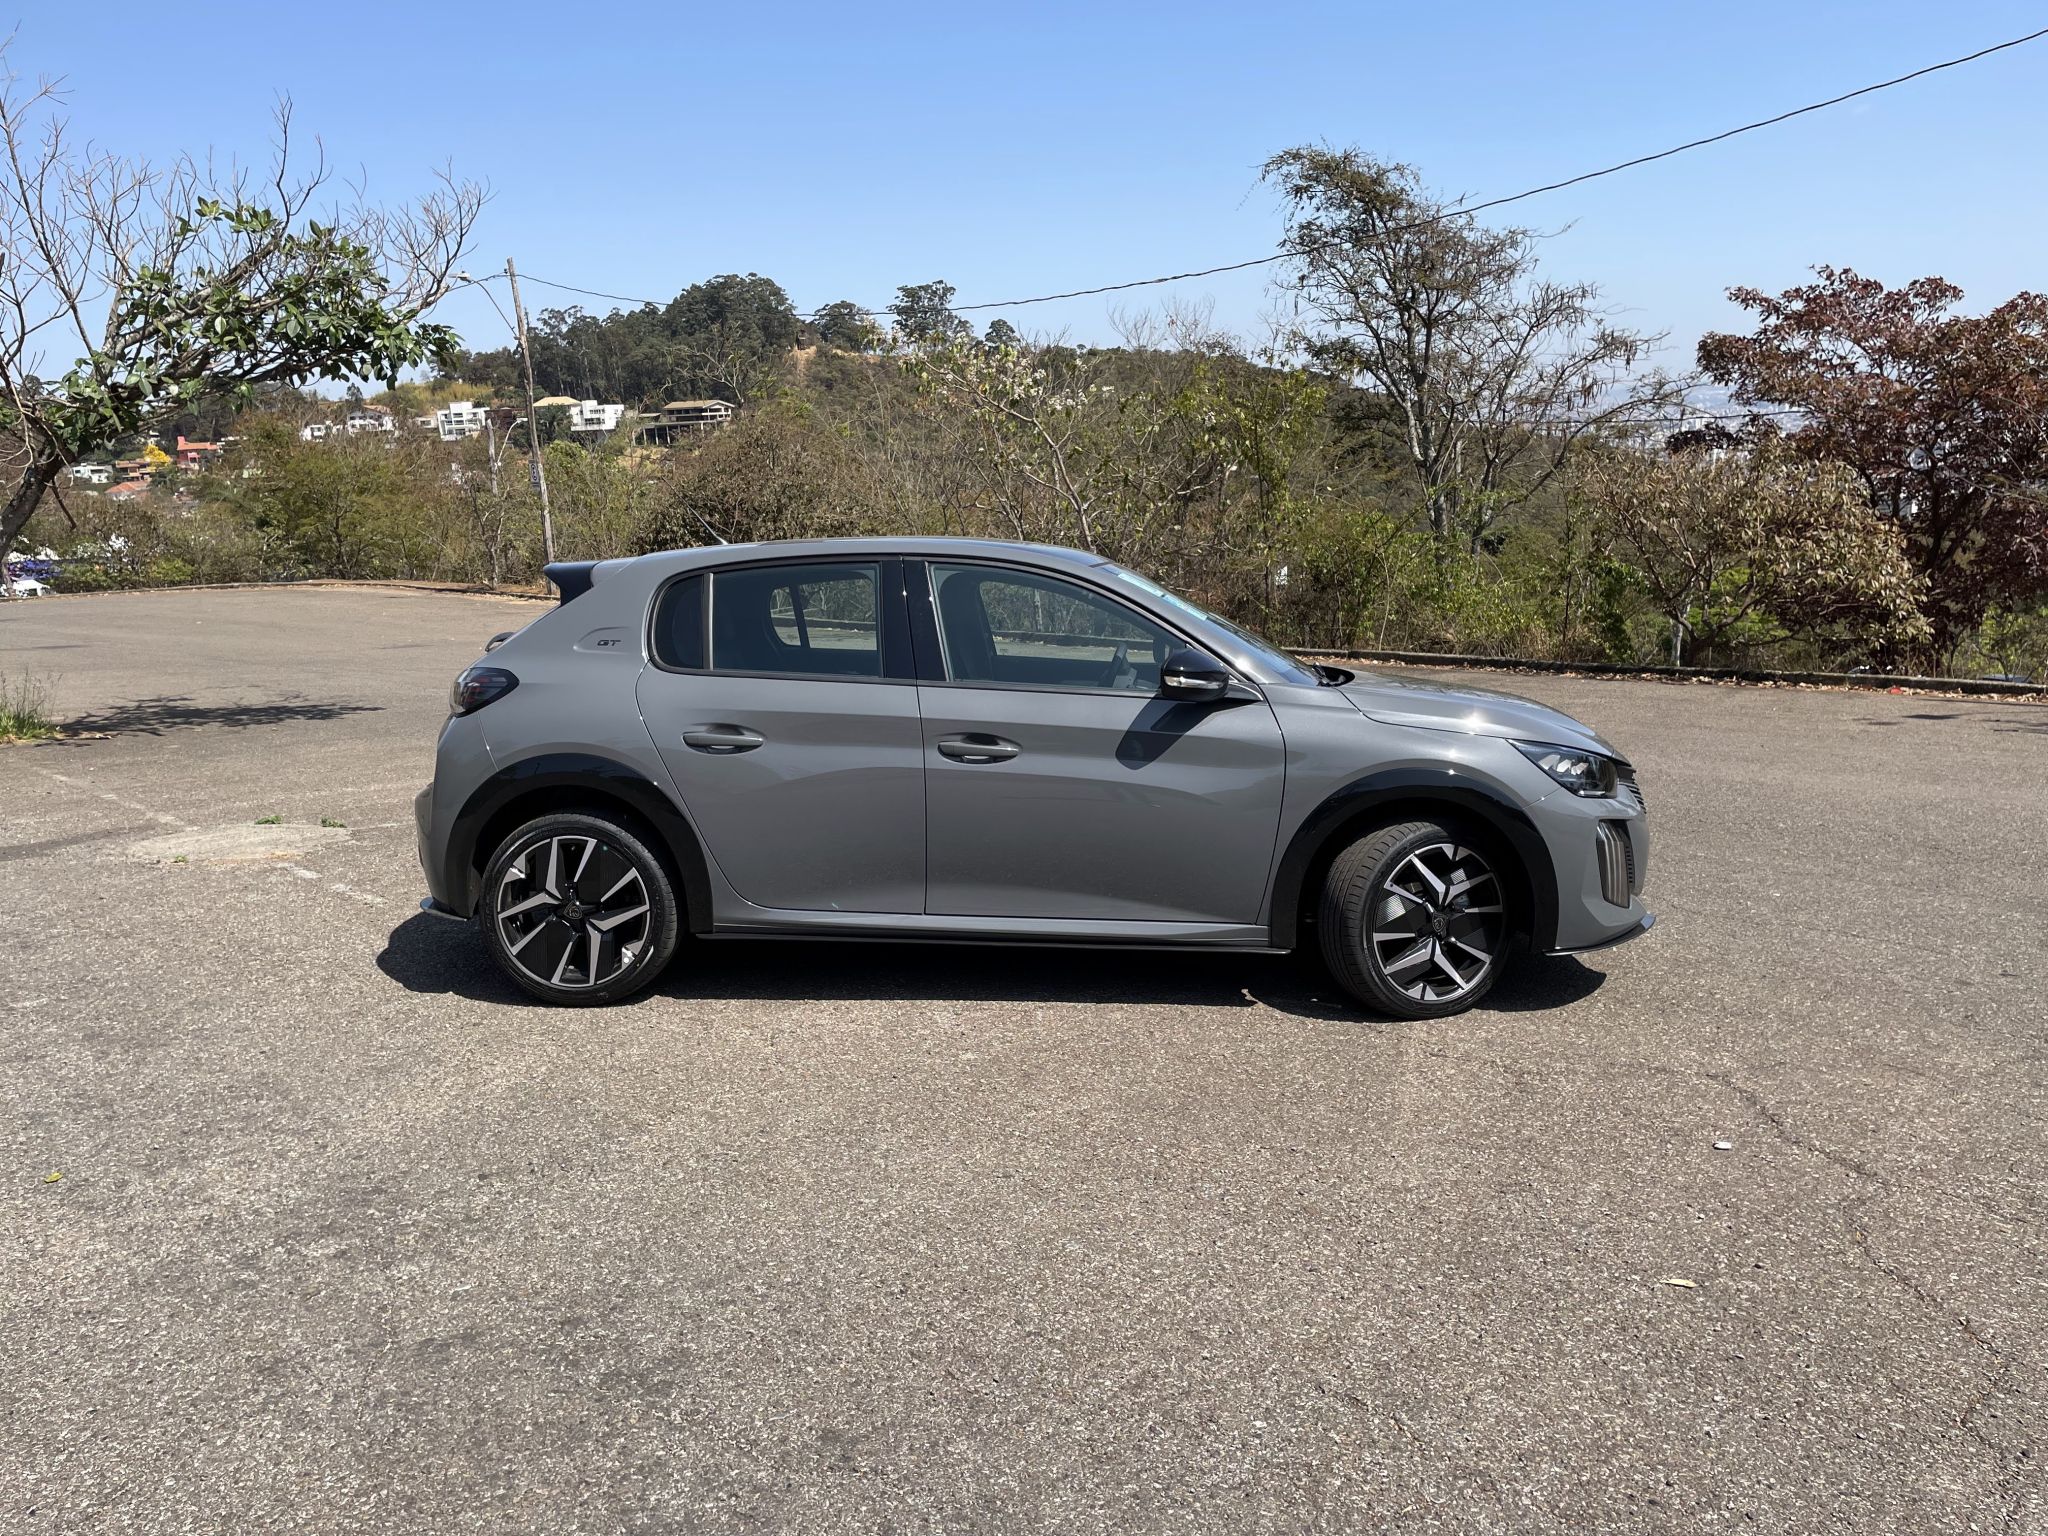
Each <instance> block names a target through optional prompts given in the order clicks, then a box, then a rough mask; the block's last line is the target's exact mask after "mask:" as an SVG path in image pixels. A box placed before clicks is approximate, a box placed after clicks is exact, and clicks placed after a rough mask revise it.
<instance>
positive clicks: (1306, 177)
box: [1265, 146, 1670, 552]
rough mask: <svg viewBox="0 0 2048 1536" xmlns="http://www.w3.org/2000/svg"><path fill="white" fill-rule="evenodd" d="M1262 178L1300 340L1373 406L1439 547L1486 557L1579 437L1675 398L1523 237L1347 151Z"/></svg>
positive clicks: (1581, 291) (1291, 163)
mask: <svg viewBox="0 0 2048 1536" xmlns="http://www.w3.org/2000/svg"><path fill="white" fill-rule="evenodd" d="M1265 176H1266V179H1267V180H1268V181H1269V182H1271V183H1272V184H1273V185H1275V186H1277V187H1278V188H1279V189H1280V192H1281V195H1282V196H1283V197H1284V198H1285V200H1286V209H1287V228H1286V232H1285V233H1284V235H1283V236H1282V239H1281V249H1282V251H1283V252H1285V254H1286V255H1287V257H1288V263H1287V267H1286V269H1285V270H1286V272H1287V278H1286V281H1287V283H1288V285H1289V286H1290V287H1291V288H1292V290H1293V292H1294V293H1295V295H1296V296H1297V297H1298V299H1299V301H1300V313H1301V314H1302V315H1303V316H1304V323H1303V324H1302V325H1301V326H1300V327H1299V328H1298V330H1297V332H1296V336H1295V339H1296V341H1297V342H1298V344H1299V345H1300V346H1301V347H1302V348H1303V349H1304V350H1305V351H1306V352H1307V353H1308V354H1309V356H1311V357H1312V358H1314V359H1315V361H1316V362H1317V363H1318V364H1320V365H1321V366H1322V367H1324V368H1326V369H1328V370H1329V371H1330V372H1331V373H1333V374H1335V375H1336V376H1338V377H1339V378H1345V379H1357V380H1359V381H1360V382H1361V383H1362V384H1364V385H1365V386H1366V387H1367V388H1368V389H1369V390H1371V391H1373V392H1374V393H1376V394H1377V395H1378V396H1379V402H1380V404H1381V405H1382V407H1383V409H1384V413H1385V415H1386V417H1387V418H1388V422H1389V425H1390V426H1391V427H1392V428H1393V430H1392V431H1391V432H1389V433H1388V434H1387V443H1388V446H1389V447H1390V448H1392V449H1394V451H1395V452H1397V453H1398V454H1399V456H1400V459H1401V460H1403V461H1405V463H1406V465H1407V467H1408V469H1409V470H1410V471H1411V472H1412V474H1413V475H1414V477H1415V479H1416V480H1417V481H1418V482H1419V484H1420V489H1421V495H1422V502H1423V507H1424V510H1425V511H1426V513H1427V515H1428V517H1429V523H1430V527H1431V529H1432V531H1433V532H1434V533H1435V534H1436V535H1437V537H1438V538H1439V539H1440V540H1443V541H1445V542H1449V541H1452V540H1460V541H1463V542H1464V543H1465V544H1466V546H1467V547H1468V548H1469V549H1471V550H1473V551H1475V552H1476V551H1478V550H1479V549H1481V548H1483V547H1489V546H1490V545H1491V544H1492V543H1493V542H1494V541H1493V539H1492V533H1493V529H1494V525H1495V524H1496V523H1498V522H1500V521H1501V520H1502V519H1504V518H1506V517H1507V516H1508V515H1509V514H1511V513H1513V512H1515V511H1517V510H1518V509H1520V508H1522V507H1523V506H1525V505H1527V504H1528V503H1529V502H1530V501H1531V500H1533V499H1534V498H1535V497H1537V496H1538V495H1539V494H1540V493H1542V492H1543V491H1544V489H1545V488H1546V487H1547V486H1548V485H1549V484H1550V483H1551V482H1552V480H1554V479H1555V478H1556V477H1557V476H1558V475H1559V474H1560V473H1561V472H1562V471H1563V469H1564V467H1565V463H1566V460H1567V458H1568V456H1569V453H1570V450H1571V448H1572V447H1573V445H1574V444H1575V443H1576V442H1577V441H1578V440H1579V439H1580V438H1581V437H1582V436H1584V435H1585V434H1586V433H1588V432H1592V431H1596V430H1598V429H1599V428H1601V427H1602V426H1604V425H1606V424H1607V423H1609V422H1611V421H1614V420H1616V419H1619V418H1622V417H1626V416H1632V415H1636V414H1639V413H1640V411H1641V410H1642V408H1643V406H1644V404H1645V397H1646V396H1648V397H1662V396H1663V395H1666V394H1668V393H1669V392H1670V386H1669V385H1668V384H1667V383H1666V382H1665V381H1664V380H1662V379H1658V378H1650V379H1638V378H1637V377H1635V370H1636V366H1637V364H1638V363H1639V362H1640V361H1641V359H1642V358H1643V357H1644V355H1645V354H1646V352H1647V351H1648V349H1649V348H1650V347H1651V346H1652V345H1653V344H1654V342H1655V341H1656V340H1657V338H1655V337H1650V336H1644V335H1641V334H1639V333H1637V332H1635V331H1631V330H1627V329H1624V328H1622V327H1620V326H1616V325H1613V324H1610V323H1609V321H1608V320H1607V318H1606V315H1605V312H1604V310H1603V307H1602V305H1601V303H1600V293H1599V289H1598V288H1596V287H1595V286H1594V285H1593V284H1590V283H1559V282H1553V281H1550V280H1548V279H1546V278H1543V277H1541V276H1540V275H1539V274H1538V272H1537V261H1536V240H1537V237H1536V236H1535V235H1534V234H1533V233H1531V232H1530V231H1528V230H1525V229H1512V228H1510V229H1489V228H1487V227H1486V226H1485V225H1482V224H1480V223H1479V222H1478V221H1477V220H1476V219H1474V218H1472V217H1471V216H1470V215H1469V214H1463V213H1459V212H1458V211H1457V208H1456V206H1455V205H1453V204H1450V203H1446V202H1443V201H1442V200H1440V199H1438V198H1436V197H1434V196H1432V195H1431V194H1430V193H1429V192H1428V191H1427V190H1426V189H1425V188H1424V187H1423V185H1422V182H1421V179H1420V177H1418V176H1417V175H1416V173H1415V172H1414V170H1412V169H1411V168H1410V167H1408V166H1405V165H1395V164H1390V163H1387V162H1384V161H1380V160H1375V159H1373V158H1372V157H1371V156H1369V155H1366V154H1364V153H1362V152H1360V151H1358V150H1356V149H1345V150H1337V149H1330V148H1327V147H1323V146H1304V147H1301V148H1298V149H1290V150H1285V151H1283V152H1282V153H1280V154H1278V155H1275V156H1274V157H1273V158H1272V159H1271V160H1269V161H1267V162H1266V166H1265Z"/></svg>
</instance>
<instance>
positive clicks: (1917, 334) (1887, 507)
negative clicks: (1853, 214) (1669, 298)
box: [1699, 267, 2048, 655]
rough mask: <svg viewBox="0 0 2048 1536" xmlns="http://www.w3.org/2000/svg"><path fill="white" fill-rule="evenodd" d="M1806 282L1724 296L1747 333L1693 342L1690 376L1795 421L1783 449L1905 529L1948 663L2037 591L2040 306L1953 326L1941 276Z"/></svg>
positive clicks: (2046, 457) (1845, 275)
mask: <svg viewBox="0 0 2048 1536" xmlns="http://www.w3.org/2000/svg"><path fill="white" fill-rule="evenodd" d="M1818 276H1819V279H1820V280H1819V281H1818V282H1816V283H1811V284H1808V285H1805V286H1803V287H1797V288H1789V289H1787V290H1786V291H1785V292H1783V293H1781V294H1779V295H1777V296H1776V297H1770V296H1768V295H1766V294H1763V293H1760V292H1758V291H1757V290H1756V289H1754V288H1735V289H1731V290H1730V291H1729V297H1730V298H1731V299H1733V300H1734V301H1735V302H1736V303H1738V304H1740V305H1742V306H1743V308H1745V309H1747V310H1749V311H1751V312H1752V313H1754V314H1755V315H1756V316H1757V317H1758V324H1757V329H1756V332H1755V334H1753V335H1749V336H1736V335H1724V334H1714V335H1708V336H1705V337H1702V338H1701V340H1700V347H1699V361H1700V367H1701V369H1702V370H1703V371H1704V372H1705V373H1706V374H1707V376H1708V377H1709V378H1711V379H1713V380H1715V381H1716V382H1718V383H1720V384H1723V385H1726V386H1727V387H1728V389H1729V390H1730V391H1731V393H1732V394H1733V395H1734V396H1735V398H1736V399H1737V400H1739V401H1741V402H1743V403H1745V404H1750V405H1755V406H1759V407H1770V406H1778V407H1789V408H1792V409H1794V410H1797V411H1799V412H1801V413H1802V415H1801V417H1800V419H1799V424H1798V425H1797V426H1796V427H1794V428H1793V429H1792V430H1791V431H1790V433H1789V440H1790V442H1791V444H1792V446H1793V447H1794V448H1795V449H1796V450H1797V451H1799V452H1800V453H1803V454H1805V455H1807V456H1809V457H1812V458H1816V459H1829V460H1835V461H1837V462H1840V463H1842V464H1846V465H1848V466H1849V467H1850V469H1852V470H1853V471H1854V472H1855V474H1856V476H1857V478H1858V479H1859V480H1860V481H1861V482H1862V485H1863V488H1864V491H1865V493H1866V495H1867V496H1868V497H1869V499H1870V502H1871V504H1872V505H1873V506H1876V507H1878V508H1879V509H1881V510H1882V511H1883V512H1884V513H1885V514H1886V515H1888V516H1889V517H1890V518H1892V519H1893V521H1895V522H1896V523H1897V524H1898V525H1899V527H1900V528H1902V529H1903V530H1904V531H1905V535H1906V540H1907V548H1908V549H1909V550H1910V551H1911V553H1912V557H1913V561H1914V563H1915V564H1916V565H1917V566H1918V567H1919V569H1920V570H1921V571H1922V572H1923V573H1924V574H1925V575H1926V577H1927V581H1928V598H1927V602H1928V618H1929V620H1930V622H1931V625H1932V643H1933V646H1934V648H1935V650H1936V651H1937V652H1940V653H1942V654H1944V655H1946V654H1948V653H1950V652H1951V651H1952V650H1953V649H1954V647H1955V646H1956V645H1957V644H1958V643H1959V642H1960V641H1962V640H1963V639H1965V638H1967V637H1968V636H1969V634H1970V633H1971V632H1972V631H1973V630H1974V629H1975V628H1976V626H1977V624H1978V623H1979V621H1980V620H1981V619H1982V618H1983V616H1984V613H1985V610H1986V609H1987V607H1988V606H1989V605H1990V604H1991V603H1993V602H1994V601H2004V602H2012V603H2025V602H2026V601H2028V600H2030V599H2034V598H2038V597H2039V596H2041V595H2043V594H2044V593H2048V494H2044V486H2048V297H2044V296H2043V295H2041V294H2035V293H2023V294H2020V295H2018V296H2017V297H2016V298H2012V299H2009V300H2007V301H2006V302H2005V303H2003V304H2001V305H1999V306H1998V307H1997V308H1996V309H1994V310H1992V311H1991V312H1990V313H1989V314H1986V315H1958V314H1955V313H1953V311H1954V309H1955V307H1956V305H1957V304H1959V303H1960V302H1961V301H1962V298H1963V293H1962V290H1961V289H1959V288H1957V287H1956V286H1955V285H1954V284H1952V283H1948V282H1945V281H1943V280H1942V279H1941V278H1938V277H1923V278H1920V279H1919V280H1917V281H1915V282H1911V283H1908V284H1906V285H1905V286H1904V287H1903V288H1886V287H1885V286H1884V285H1883V284H1882V283H1879V282H1876V281H1874V280H1873V279H1870V278H1866V277H1859V276H1857V275H1856V274H1855V273H1854V272H1851V271H1847V270H1844V269H1838V268H1833V267H1821V268H1819V269H1818Z"/></svg>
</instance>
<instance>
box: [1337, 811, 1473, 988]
mask: <svg viewBox="0 0 2048 1536" xmlns="http://www.w3.org/2000/svg"><path fill="white" fill-rule="evenodd" d="M1507 876H1508V867H1507V864H1506V861H1505V858H1504V857H1503V855H1501V854H1500V853H1499V852H1498V850H1497V849H1496V848H1495V847H1494V845H1493V844H1492V843H1491V842H1488V841H1484V840H1481V839H1479V838H1475V837H1474V836H1473V835H1472V834H1471V833H1470V832H1467V831H1465V830H1463V829H1461V828H1458V827H1454V826H1446V825H1444V824H1443V823H1441V822H1436V821H1420V820H1418V821H1403V822H1397V823H1395V824H1394V825H1393V826H1387V827H1380V828H1377V829H1375V830H1373V831H1370V832H1367V833H1366V834H1364V835H1363V836H1361V837H1360V838H1359V839H1358V840H1357V841H1356V842H1354V843H1352V844H1351V846H1350V847H1348V848H1346V849H1345V850H1344V851H1343V852H1341V853H1339V854H1338V855H1337V858H1336V860H1335V862H1333V863H1332V864H1331V865H1330V871H1329V874H1328V875H1327V876H1326V877H1325V879H1324V881H1323V891H1322V899H1321V902H1320V905H1319V907H1318V910H1317V934H1318V937H1319V938H1320V940H1321V942H1322V950H1323V959H1324V962H1325V963H1326V964H1327V965H1328V966H1329V968H1330V972H1331V974H1332V975H1333V976H1335V977H1336V979H1337V981H1338V984H1339V985H1341V986H1342V987H1343V988H1344V990H1345V991H1346V992H1349V993H1350V994H1351V995H1352V997H1354V998H1356V999H1357V1000H1358V1001H1359V1002H1361V1003H1363V1004H1364V1005H1365V1006H1366V1007H1367V1008H1369V1009H1372V1010H1374V1011H1375V1012H1378V1013H1382V1014H1390V1015H1392V1016H1393V1017H1395V1018H1400V1019H1440V1018H1445V1017H1447V1016H1449V1015H1451V1014H1454V1013H1463V1012H1464V1011H1465V1010H1466V1009H1467V1008H1470V1007H1471V1006H1472V1005H1473V1004H1474V1003H1477V1002H1478V1001H1479V1000H1480V999H1481V998H1482V997H1484V996H1485V995H1486V994H1487V992H1488V990H1489V989H1490V988H1491V987H1492V986H1493V983H1494V980H1495V978H1496V977H1498V976H1499V974H1500V968H1501V965H1502V963H1503V961H1504V959H1505V957H1506V949H1507V937H1508V910H1507V907H1508V902H1509V899H1510V897H1509V892H1508V888H1507Z"/></svg>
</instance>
